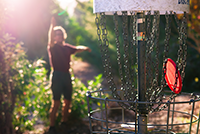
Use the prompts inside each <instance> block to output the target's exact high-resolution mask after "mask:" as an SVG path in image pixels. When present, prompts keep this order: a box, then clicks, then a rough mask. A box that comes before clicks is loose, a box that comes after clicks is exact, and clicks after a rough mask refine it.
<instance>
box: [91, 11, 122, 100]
mask: <svg viewBox="0 0 200 134" xmlns="http://www.w3.org/2000/svg"><path fill="white" fill-rule="evenodd" d="M105 21H106V19H105V13H100V17H98V14H96V18H95V23H96V25H97V35H98V42H99V45H100V49H101V55H102V63H103V67H104V75H105V76H106V79H107V81H108V84H109V88H110V89H111V91H112V94H113V97H114V98H115V99H118V100H120V99H121V98H120V96H119V95H118V93H117V88H116V86H115V84H114V81H113V76H112V71H111V64H110V57H109V54H108V46H109V43H108V39H107V29H106V22H105Z"/></svg>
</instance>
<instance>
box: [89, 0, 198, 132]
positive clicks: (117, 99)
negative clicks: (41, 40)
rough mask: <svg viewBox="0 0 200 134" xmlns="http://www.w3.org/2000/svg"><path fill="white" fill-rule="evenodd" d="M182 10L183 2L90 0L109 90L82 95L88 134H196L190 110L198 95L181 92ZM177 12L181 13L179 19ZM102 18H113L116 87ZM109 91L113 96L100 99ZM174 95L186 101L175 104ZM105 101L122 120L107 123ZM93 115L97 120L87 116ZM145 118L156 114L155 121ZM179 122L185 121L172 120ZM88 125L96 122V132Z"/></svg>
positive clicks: (183, 62) (184, 25)
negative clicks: (174, 51)
mask: <svg viewBox="0 0 200 134" xmlns="http://www.w3.org/2000/svg"><path fill="white" fill-rule="evenodd" d="M188 12H189V1H188V0H187V1H186V0H167V1H166V0H148V1H146V0H94V13H96V18H95V23H96V26H97V35H98V42H99V45H100V48H101V54H102V63H103V67H104V75H105V76H106V81H107V83H108V85H109V89H108V91H107V90H102V89H100V90H98V91H95V92H89V91H88V93H87V102H88V116H89V121H90V131H91V133H134V134H136V133H137V134H146V133H158V134H162V133H166V134H168V133H183V131H186V133H189V134H191V133H196V134H198V131H199V117H198V116H199V113H195V114H198V116H197V115H195V114H194V109H195V104H196V102H199V101H200V97H199V96H198V95H196V94H189V93H182V92H181V89H182V81H183V79H184V76H185V67H186V55H187V46H186V39H187V20H186V15H187V13H188ZM177 14H183V17H182V19H181V20H179V19H178V18H177ZM107 15H112V16H113V21H112V22H113V25H114V26H115V28H114V33H115V40H116V44H115V45H116V54H117V57H116V60H117V63H118V68H119V76H120V80H121V85H120V86H117V84H116V82H115V81H114V75H113V72H112V65H111V58H110V53H109V40H108V31H107V26H106V21H109V22H110V21H111V20H110V19H108V18H107ZM161 17H162V19H161ZM107 19H108V20H107ZM161 20H162V21H161ZM163 20H164V21H165V22H164V23H163ZM174 23H176V24H175V26H176V29H177V31H178V36H177V41H174V43H173V45H175V46H177V47H173V49H175V48H177V56H176V57H175V58H174V56H170V55H169V51H170V46H171V45H170V43H171V42H172V41H170V37H171V30H172V24H173V26H174ZM161 25H162V27H161ZM163 27H164V29H161V28H163ZM161 33H164V35H165V36H164V37H165V38H164V39H163V41H162V43H160V42H159V41H160V40H159V36H160V34H161ZM176 42H177V43H176ZM161 44H163V45H161ZM109 91H110V92H111V94H112V97H113V98H111V99H109V98H102V95H103V94H104V93H106V92H109ZM94 94H95V95H96V94H98V97H94V96H95V95H94ZM180 95H186V96H187V98H188V100H182V101H178V99H176V98H177V97H179V96H180ZM91 100H92V101H96V102H98V104H100V105H99V107H98V108H97V109H92V108H91V103H90V101H91ZM110 103H117V104H118V106H119V107H117V109H121V110H122V121H112V120H110V119H109V116H108V114H109V110H111V109H113V108H111V107H109V104H110ZM184 105H189V106H190V107H191V108H190V109H189V110H190V112H185V111H184V110H183V111H180V110H179V108H180V107H182V106H184ZM126 110H129V111H132V113H133V114H134V115H135V117H134V118H133V119H132V120H131V122H126V121H125V120H124V116H125V111H126ZM95 113H100V115H101V116H100V117H95V116H93V115H94V114H95ZM161 113H162V114H161ZM151 115H160V116H159V117H158V120H155V119H153V118H152V117H151ZM162 116H166V120H162ZM154 117H155V116H154ZM181 118H182V119H187V120H188V121H186V122H178V121H179V120H180V119H181ZM93 121H99V122H100V123H101V130H100V131H95V130H93V125H92V123H93ZM153 121H154V122H153ZM179 126H184V128H186V127H185V126H188V129H187V130H179V129H178V127H179ZM194 126H195V130H194Z"/></svg>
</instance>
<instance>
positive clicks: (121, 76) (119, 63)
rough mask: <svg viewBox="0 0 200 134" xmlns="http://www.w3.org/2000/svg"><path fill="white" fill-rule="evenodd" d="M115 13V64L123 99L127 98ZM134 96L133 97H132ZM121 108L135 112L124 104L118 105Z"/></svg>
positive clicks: (115, 14) (115, 15)
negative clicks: (117, 69)
mask: <svg viewBox="0 0 200 134" xmlns="http://www.w3.org/2000/svg"><path fill="white" fill-rule="evenodd" d="M117 17H118V15H117V12H115V13H114V23H115V35H116V39H115V40H116V49H117V63H118V66H119V74H120V79H121V90H122V92H123V94H124V95H125V97H126V98H127V96H126V95H127V94H126V88H125V86H126V85H125V84H124V83H125V82H124V77H123V72H122V63H121V53H120V42H119V30H118V20H117ZM133 96H134V95H133ZM119 104H120V105H121V106H122V107H124V108H126V109H132V110H135V109H134V107H133V106H131V107H130V106H129V105H127V104H124V103H119Z"/></svg>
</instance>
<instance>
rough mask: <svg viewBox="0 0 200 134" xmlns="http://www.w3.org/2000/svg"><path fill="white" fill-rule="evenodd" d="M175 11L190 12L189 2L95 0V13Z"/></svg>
mask: <svg viewBox="0 0 200 134" xmlns="http://www.w3.org/2000/svg"><path fill="white" fill-rule="evenodd" d="M149 10H151V11H160V14H164V13H165V12H166V11H175V12H176V13H177V14H180V13H183V12H184V11H186V12H187V13H188V12H189V0H94V1H93V12H94V13H100V12H105V13H106V14H113V13H114V12H116V11H134V12H138V11H149Z"/></svg>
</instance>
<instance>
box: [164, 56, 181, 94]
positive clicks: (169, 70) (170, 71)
mask: <svg viewBox="0 0 200 134" xmlns="http://www.w3.org/2000/svg"><path fill="white" fill-rule="evenodd" d="M165 67H166V68H165V69H164V73H165V80H166V81H167V84H168V86H169V88H170V89H171V90H172V91H173V92H174V93H176V94H178V93H180V92H181V89H182V80H181V75H180V72H179V71H178V70H177V68H176V63H175V62H174V61H173V60H172V59H170V58H168V59H167V61H166V62H165ZM176 74H177V75H178V77H177V78H176ZM175 83H176V84H175Z"/></svg>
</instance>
